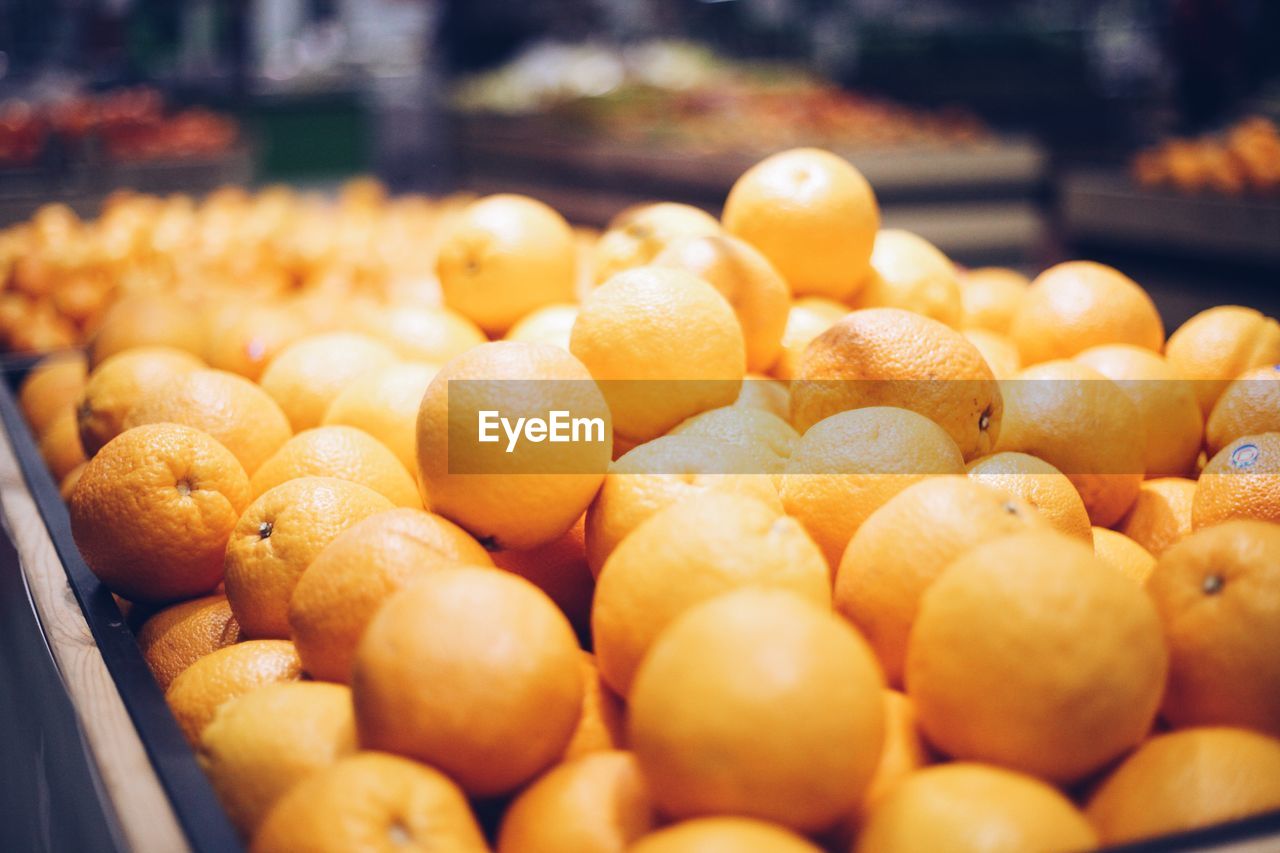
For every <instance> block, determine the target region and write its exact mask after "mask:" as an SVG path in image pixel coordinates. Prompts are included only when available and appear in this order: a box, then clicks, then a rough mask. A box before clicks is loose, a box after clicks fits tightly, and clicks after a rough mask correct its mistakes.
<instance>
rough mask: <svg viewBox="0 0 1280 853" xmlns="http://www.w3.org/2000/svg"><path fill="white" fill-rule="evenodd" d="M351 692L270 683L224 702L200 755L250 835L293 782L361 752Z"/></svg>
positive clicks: (244, 831)
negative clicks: (357, 749) (358, 745)
mask: <svg viewBox="0 0 1280 853" xmlns="http://www.w3.org/2000/svg"><path fill="white" fill-rule="evenodd" d="M355 748H356V736H355V719H354V715H353V714H352V710H351V691H350V690H349V689H347V688H346V687H343V686H341V685H337V684H322V683H319V682H310V681H302V682H296V683H291V684H270V685H267V686H265V687H261V688H259V689H257V690H254V691H252V692H250V693H246V694H245V695H243V696H238V697H236V698H235V699H232V700H230V701H228V702H227V703H226V704H225V705H223V706H221V707H220V708H219V709H218V711H217V713H216V714H214V717H213V719H212V720H211V721H210V722H209V725H207V726H205V728H204V732H203V733H202V734H201V736H200V747H199V749H198V750H197V752H196V760H197V761H198V762H199V763H200V767H201V769H203V770H204V772H205V774H206V775H207V776H208V777H209V782H210V784H212V785H213V790H214V792H215V793H217V795H218V799H219V800H220V801H221V803H222V807H223V808H224V809H226V810H227V817H229V818H230V819H231V823H232V824H233V825H234V826H235V827H236V828H237V829H238V830H240V834H241V835H242V836H244V837H245V838H251V837H252V836H253V833H254V832H255V831H256V830H257V828H258V826H259V824H261V823H262V820H263V818H265V817H266V816H267V812H269V811H270V810H271V807H272V806H273V805H275V803H276V801H277V800H279V799H280V797H281V796H283V795H284V793H285V792H286V791H288V790H289V789H290V788H291V787H293V786H294V785H296V784H297V783H298V782H300V781H302V780H303V779H305V778H306V777H307V776H308V775H310V774H311V773H314V772H315V771H316V770H319V769H320V768H322V767H326V766H328V765H331V764H333V763H334V762H335V761H337V760H338V759H339V758H341V757H343V756H344V755H349V754H351V753H352V752H354V751H355Z"/></svg>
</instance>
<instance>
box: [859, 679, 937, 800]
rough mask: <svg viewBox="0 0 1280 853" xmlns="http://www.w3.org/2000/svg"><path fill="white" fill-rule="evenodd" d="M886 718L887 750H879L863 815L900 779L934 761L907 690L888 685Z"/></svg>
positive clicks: (885, 702)
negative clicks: (922, 734)
mask: <svg viewBox="0 0 1280 853" xmlns="http://www.w3.org/2000/svg"><path fill="white" fill-rule="evenodd" d="M884 721H885V728H884V749H882V750H881V751H880V763H879V764H877V765H876V772H875V775H874V776H872V777H871V783H870V784H869V785H868V786H867V792H866V794H864V795H863V797H862V804H861V806H860V807H859V812H862V813H864V814H865V812H866V810H867V809H868V808H870V807H872V806H874V805H875V804H876V803H878V802H880V800H882V799H884V797H885V796H886V795H887V794H888V793H889V792H890V791H892V790H893V789H894V788H895V787H897V786H898V783H899V782H901V781H902V780H903V779H906V778H908V777H910V776H911V775H912V774H913V773H915V772H916V771H917V770H920V769H922V768H923V767H926V766H927V765H929V764H930V763H932V760H933V759H932V756H931V755H930V754H929V747H928V745H927V744H926V743H925V742H924V738H923V737H922V736H921V734H920V726H919V725H918V724H917V722H916V709H915V706H914V705H912V704H911V700H910V699H908V698H907V696H906V694H905V693H899V692H898V691H897V690H890V689H888V688H885V691H884Z"/></svg>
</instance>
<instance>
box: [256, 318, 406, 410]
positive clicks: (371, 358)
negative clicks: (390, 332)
mask: <svg viewBox="0 0 1280 853" xmlns="http://www.w3.org/2000/svg"><path fill="white" fill-rule="evenodd" d="M396 360H397V359H396V356H395V353H393V352H392V351H391V350H390V349H389V348H388V347H387V346H386V345H385V344H382V343H380V342H378V341H377V340H374V339H373V338H371V337H369V336H368V335H359V334H355V333H353V332H331V333H328V334H323V335H311V336H309V337H305V338H302V339H301V340H298V341H295V342H294V343H292V344H290V345H289V346H287V347H285V348H284V349H283V350H281V351H280V353H279V355H277V356H276V357H275V358H273V359H272V360H271V363H270V364H268V365H267V367H266V369H265V370H263V371H262V378H261V379H260V380H259V381H260V384H261V385H262V390H263V391H266V392H267V393H268V394H269V395H271V398H272V399H273V400H275V401H276V403H277V404H278V405H279V406H280V409H281V410H282V411H283V412H284V414H285V417H287V418H288V419H289V425H290V426H292V427H293V431H294V432H301V431H302V430H304V429H311V428H312V427H315V426H319V425H320V422H321V421H322V420H324V413H325V410H327V409H328V408H329V404H330V403H332V402H333V401H334V399H335V398H336V397H337V396H338V395H339V394H341V393H342V391H343V389H345V388H346V387H347V386H348V385H350V384H351V383H352V382H354V381H355V380H356V378H357V377H359V376H360V375H362V374H364V373H368V372H370V371H372V370H375V369H377V368H380V367H386V366H387V365H389V364H393V363H394V362H395V361H396Z"/></svg>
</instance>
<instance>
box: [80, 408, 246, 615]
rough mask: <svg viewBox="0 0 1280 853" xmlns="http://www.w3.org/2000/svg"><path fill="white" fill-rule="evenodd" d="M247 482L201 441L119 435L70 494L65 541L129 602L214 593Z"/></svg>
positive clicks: (176, 429)
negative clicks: (68, 530) (73, 543)
mask: <svg viewBox="0 0 1280 853" xmlns="http://www.w3.org/2000/svg"><path fill="white" fill-rule="evenodd" d="M248 502H249V478H248V477H246V476H245V473H244V469H243V468H242V467H240V463H239V462H237V461H236V458H235V457H234V456H232V455H231V452H230V451H229V450H227V449H226V448H225V447H223V446H222V445H221V444H219V443H218V442H216V441H214V440H213V439H212V438H210V437H209V436H208V435H206V434H205V433H202V432H200V431H198V430H194V429H192V428H190V427H185V426H179V425H177V424H151V425H148V426H140V427H136V428H134V429H131V430H129V431H128V432H124V433H121V434H120V435H119V436H118V437H117V438H115V439H114V440H113V441H112V442H111V443H110V444H108V445H107V446H106V447H104V448H103V449H102V451H101V452H100V453H99V454H98V455H97V456H95V457H93V459H92V461H90V462H89V464H88V465H87V466H86V467H85V470H84V473H83V474H82V475H81V477H80V482H79V483H77V484H76V490H75V492H73V493H72V495H71V506H70V511H71V534H72V536H74V537H75V541H76V547H78V548H79V549H80V555H81V556H82V557H84V561H85V563H87V564H88V566H89V568H90V569H92V570H93V573H94V574H95V575H97V576H98V579H99V580H101V581H102V583H103V584H104V585H105V586H106V587H107V588H108V589H110V590H112V591H113V592H116V593H119V594H120V595H122V596H124V597H125V598H127V599H129V600H130V601H172V600H174V599H178V598H190V597H192V596H195V595H203V594H206V593H209V592H212V591H213V588H214V587H215V586H217V585H218V582H219V581H220V580H222V555H223V552H224V550H225V549H226V547H227V539H228V538H229V537H230V536H231V530H232V528H233V527H234V526H235V524H236V518H237V517H239V515H240V512H241V511H242V510H243V509H244V507H245V506H246V505H247V504H248Z"/></svg>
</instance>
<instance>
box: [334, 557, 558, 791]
mask: <svg viewBox="0 0 1280 853" xmlns="http://www.w3.org/2000/svg"><path fill="white" fill-rule="evenodd" d="M578 654H579V651H578V644H577V641H576V639H575V638H574V635H573V629H572V628H571V627H570V626H569V622H568V620H566V619H565V618H564V615H563V614H561V613H560V611H559V610H557V609H556V606H555V605H554V604H553V603H552V602H551V600H550V599H548V598H547V597H546V595H544V594H543V593H542V592H541V591H540V590H539V589H538V588H537V587H535V586H534V585H533V584H531V583H529V582H528V581H525V580H523V579H521V578H518V577H515V576H514V575H511V574H509V573H507V572H502V571H498V570H495V569H480V568H442V569H440V570H438V571H434V572H427V573H426V574H425V575H423V576H422V577H421V578H419V579H418V580H417V581H416V582H415V583H414V584H412V585H411V586H409V587H407V588H406V589H404V590H402V591H401V592H399V593H397V594H396V595H395V596H393V597H392V598H391V599H389V600H388V601H387V603H386V604H385V605H383V607H382V609H381V610H379V611H378V613H377V615H376V616H375V617H374V619H373V621H372V622H371V623H370V624H369V627H368V629H367V630H366V631H365V633H364V637H363V638H362V639H361V641H360V645H359V647H358V649H357V651H356V664H355V670H354V676H353V678H352V688H353V690H354V693H355V703H356V718H357V721H358V724H359V729H360V743H361V745H362V746H365V747H368V748H372V749H381V750H386V751H387V752H394V753H396V754H398V755H404V756H406V757H409V758H414V759H417V760H419V761H423V762H426V763H427V764H430V765H432V766H433V767H437V768H439V769H440V770H442V771H444V772H445V773H447V774H449V776H450V777H451V778H452V779H454V780H455V781H456V782H457V783H458V784H459V785H461V786H462V788H463V790H465V791H467V792H468V793H469V794H472V795H476V796H489V795H494V794H499V793H505V792H508V791H511V790H514V789H515V788H517V787H519V786H520V785H523V784H524V783H526V782H528V781H529V780H530V779H532V778H533V777H534V776H536V775H537V774H538V773H540V772H541V771H543V770H545V769H546V768H547V767H548V766H550V765H551V764H553V763H554V762H555V761H556V759H557V758H559V756H560V755H561V754H562V753H563V752H564V748H565V746H566V745H567V744H568V742H569V739H570V737H572V735H573V730H574V727H575V725H576V724H577V722H578V717H579V715H580V714H581V712H582V691H583V686H582V668H581V664H580V663H579V660H578Z"/></svg>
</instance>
